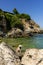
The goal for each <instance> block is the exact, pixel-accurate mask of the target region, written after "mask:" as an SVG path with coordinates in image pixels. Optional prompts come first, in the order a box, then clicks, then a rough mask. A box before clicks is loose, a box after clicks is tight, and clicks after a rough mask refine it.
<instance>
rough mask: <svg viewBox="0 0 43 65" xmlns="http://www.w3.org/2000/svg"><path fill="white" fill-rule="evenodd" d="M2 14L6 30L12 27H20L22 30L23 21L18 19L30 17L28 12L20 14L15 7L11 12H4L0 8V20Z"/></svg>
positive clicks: (28, 18)
mask: <svg viewBox="0 0 43 65" xmlns="http://www.w3.org/2000/svg"><path fill="white" fill-rule="evenodd" d="M3 16H4V17H5V19H6V21H7V22H6V23H7V30H10V29H11V28H12V27H16V28H20V29H21V30H24V27H23V23H22V22H21V20H20V19H24V18H25V19H26V20H30V19H31V17H30V15H28V14H24V13H22V14H20V13H19V12H18V11H17V9H16V8H14V9H13V13H10V12H6V11H3V10H1V9H0V21H1V20H2V18H3Z"/></svg>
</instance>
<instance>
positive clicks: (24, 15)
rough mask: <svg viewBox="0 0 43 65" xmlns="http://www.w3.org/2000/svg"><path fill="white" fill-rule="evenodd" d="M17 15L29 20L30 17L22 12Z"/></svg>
mask: <svg viewBox="0 0 43 65" xmlns="http://www.w3.org/2000/svg"><path fill="white" fill-rule="evenodd" d="M19 17H20V18H24V19H26V20H30V19H31V17H30V16H29V15H28V14H24V13H23V14H20V15H19Z"/></svg>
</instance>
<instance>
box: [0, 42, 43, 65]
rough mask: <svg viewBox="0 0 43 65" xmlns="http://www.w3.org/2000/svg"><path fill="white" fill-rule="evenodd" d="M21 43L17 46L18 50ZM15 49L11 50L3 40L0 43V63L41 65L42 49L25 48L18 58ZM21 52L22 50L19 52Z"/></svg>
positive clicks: (0, 64) (7, 64)
mask: <svg viewBox="0 0 43 65" xmlns="http://www.w3.org/2000/svg"><path fill="white" fill-rule="evenodd" d="M20 48H21V45H19V47H18V48H17V49H18V50H19V51H20V52H21V50H20ZM16 51H17V50H15V51H14V50H12V49H11V48H10V47H9V46H8V45H7V44H6V43H5V42H2V43H1V44H0V65H43V49H27V50H26V52H25V53H24V54H23V57H22V58H21V60H20V58H19V56H20V54H19V55H18V52H16ZM21 54H22V52H21Z"/></svg>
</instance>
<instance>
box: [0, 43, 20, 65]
mask: <svg viewBox="0 0 43 65" xmlns="http://www.w3.org/2000/svg"><path fill="white" fill-rule="evenodd" d="M0 65H21V64H20V60H19V57H18V55H17V54H16V52H15V51H13V50H12V49H11V48H10V47H9V46H8V45H7V44H6V43H4V42H2V43H1V44H0Z"/></svg>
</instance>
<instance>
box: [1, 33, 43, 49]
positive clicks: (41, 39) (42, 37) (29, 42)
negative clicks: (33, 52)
mask: <svg viewBox="0 0 43 65" xmlns="http://www.w3.org/2000/svg"><path fill="white" fill-rule="evenodd" d="M2 40H3V41H5V42H7V43H8V44H9V45H10V46H11V47H12V48H13V49H15V48H16V47H17V46H18V45H19V44H21V45H23V48H22V49H23V50H26V49H27V48H40V49H42V48H43V34H38V35H35V36H33V37H28V38H2Z"/></svg>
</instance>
